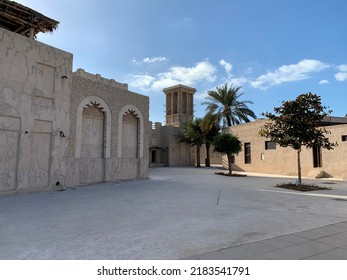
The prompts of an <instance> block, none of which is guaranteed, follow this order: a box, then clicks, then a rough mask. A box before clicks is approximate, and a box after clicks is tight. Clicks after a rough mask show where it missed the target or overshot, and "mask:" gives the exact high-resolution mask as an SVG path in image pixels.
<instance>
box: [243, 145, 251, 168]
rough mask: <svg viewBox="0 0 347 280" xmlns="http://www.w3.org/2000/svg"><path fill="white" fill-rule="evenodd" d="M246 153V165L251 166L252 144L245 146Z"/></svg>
mask: <svg viewBox="0 0 347 280" xmlns="http://www.w3.org/2000/svg"><path fill="white" fill-rule="evenodd" d="M244 151H245V164H250V163H251V143H245V144H244Z"/></svg>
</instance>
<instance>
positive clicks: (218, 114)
mask: <svg viewBox="0 0 347 280" xmlns="http://www.w3.org/2000/svg"><path fill="white" fill-rule="evenodd" d="M241 88H242V87H236V88H234V87H233V84H231V86H230V87H229V88H228V84H227V83H226V84H225V85H224V86H219V87H216V90H209V91H208V96H207V97H206V99H207V100H208V101H205V102H203V103H202V104H203V105H207V108H206V111H207V115H206V116H208V118H210V123H211V124H212V123H213V122H218V123H220V122H223V126H224V127H225V126H226V125H227V126H231V125H236V124H240V123H242V122H250V119H249V117H251V118H253V119H256V118H257V117H256V115H255V114H254V112H253V111H252V110H251V109H249V108H248V106H247V104H253V102H252V101H239V98H240V97H241V96H242V95H243V94H244V93H239V92H238V91H239V90H240V89H241Z"/></svg>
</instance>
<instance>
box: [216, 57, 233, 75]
mask: <svg viewBox="0 0 347 280" xmlns="http://www.w3.org/2000/svg"><path fill="white" fill-rule="evenodd" d="M219 64H220V65H221V66H223V67H224V69H225V71H226V72H227V73H228V74H230V72H231V70H232V69H233V66H232V65H231V64H230V63H228V62H226V61H225V60H224V59H221V60H220V61H219Z"/></svg>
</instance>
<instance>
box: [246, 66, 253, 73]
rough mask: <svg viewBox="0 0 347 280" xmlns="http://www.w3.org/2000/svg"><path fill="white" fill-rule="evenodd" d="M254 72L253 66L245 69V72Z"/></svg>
mask: <svg viewBox="0 0 347 280" xmlns="http://www.w3.org/2000/svg"><path fill="white" fill-rule="evenodd" d="M252 72H253V67H248V68H247V69H246V70H245V73H246V74H252Z"/></svg>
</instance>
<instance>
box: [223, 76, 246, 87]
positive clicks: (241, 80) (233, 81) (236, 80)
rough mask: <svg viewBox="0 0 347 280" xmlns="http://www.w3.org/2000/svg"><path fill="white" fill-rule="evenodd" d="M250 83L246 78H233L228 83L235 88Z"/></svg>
mask: <svg viewBox="0 0 347 280" xmlns="http://www.w3.org/2000/svg"><path fill="white" fill-rule="evenodd" d="M248 82H249V81H248V79H247V78H245V77H233V78H229V79H228V81H227V83H228V84H233V86H234V87H239V86H243V85H245V84H246V83H248Z"/></svg>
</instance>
